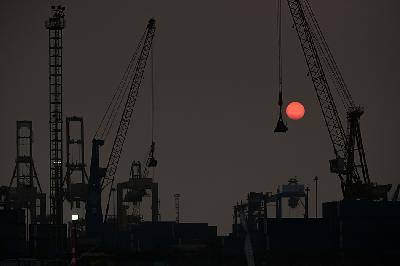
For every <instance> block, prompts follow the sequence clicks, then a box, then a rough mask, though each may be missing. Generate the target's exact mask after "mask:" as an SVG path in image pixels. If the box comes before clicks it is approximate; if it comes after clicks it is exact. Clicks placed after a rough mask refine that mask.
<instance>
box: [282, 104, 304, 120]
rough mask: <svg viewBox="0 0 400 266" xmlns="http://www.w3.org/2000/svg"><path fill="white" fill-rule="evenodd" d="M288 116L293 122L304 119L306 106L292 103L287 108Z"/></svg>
mask: <svg viewBox="0 0 400 266" xmlns="http://www.w3.org/2000/svg"><path fill="white" fill-rule="evenodd" d="M286 115H287V116H288V117H289V118H290V119H292V120H299V119H302V118H303V116H304V106H303V105H302V104H301V103H299V102H291V103H289V105H288V106H287V107H286Z"/></svg>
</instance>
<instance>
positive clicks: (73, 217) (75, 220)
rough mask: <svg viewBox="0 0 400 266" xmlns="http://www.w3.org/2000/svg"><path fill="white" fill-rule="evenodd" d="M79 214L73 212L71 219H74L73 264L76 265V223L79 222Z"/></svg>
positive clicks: (72, 236) (72, 235) (72, 237)
mask: <svg viewBox="0 0 400 266" xmlns="http://www.w3.org/2000/svg"><path fill="white" fill-rule="evenodd" d="M78 219H79V215H78V214H72V217H71V220H72V234H71V249H72V250H71V251H72V252H71V253H72V254H71V257H72V258H71V265H72V266H75V265H76V223H77V222H78Z"/></svg>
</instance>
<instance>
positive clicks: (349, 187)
mask: <svg viewBox="0 0 400 266" xmlns="http://www.w3.org/2000/svg"><path fill="white" fill-rule="evenodd" d="M287 2H288V5H289V10H290V13H291V16H292V18H293V23H294V26H295V28H296V31H297V35H298V38H299V40H300V44H301V47H302V50H303V53H304V57H305V59H306V62H307V66H308V75H309V76H310V77H311V79H312V82H313V84H314V88H315V91H316V94H317V97H318V101H319V104H320V107H321V110H322V114H323V117H324V120H325V124H326V127H327V129H328V132H329V137H330V139H331V142H332V145H333V150H334V153H335V156H336V158H335V159H333V160H331V161H330V166H331V172H333V173H336V174H338V176H339V179H340V182H341V189H342V192H343V197H344V199H367V200H386V199H387V193H388V191H389V190H390V189H391V185H390V184H388V185H377V184H376V183H373V182H371V180H370V177H369V172H368V166H367V161H366V158H365V151H364V146H363V142H362V137H361V129H360V117H361V115H362V114H363V108H362V107H360V106H357V105H355V103H354V101H353V99H352V97H351V94H350V92H349V90H348V88H347V86H346V83H345V82H344V80H343V77H342V75H341V73H340V71H339V68H338V66H337V64H336V62H335V60H334V58H333V56H332V53H331V51H330V49H329V47H328V45H327V42H326V40H325V38H324V36H323V34H322V31H321V29H320V27H319V25H318V22H317V20H316V18H315V15H314V13H313V11H312V9H311V6H310V4H309V2H308V0H287ZM324 67H325V69H326V71H327V73H328V74H329V78H330V81H331V82H332V83H333V86H334V88H335V89H336V90H337V92H338V94H339V96H340V98H341V100H342V102H343V104H344V106H345V108H346V113H347V122H348V124H347V134H346V133H345V130H344V128H343V126H342V123H341V120H340V116H339V112H338V110H337V108H336V104H335V101H334V98H333V96H332V93H331V90H330V85H329V83H328V77H327V76H326V75H325V70H324Z"/></svg>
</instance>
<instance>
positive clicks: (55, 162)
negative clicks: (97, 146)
mask: <svg viewBox="0 0 400 266" xmlns="http://www.w3.org/2000/svg"><path fill="white" fill-rule="evenodd" d="M51 8H52V12H53V14H52V16H51V17H50V18H49V19H48V20H46V22H45V26H46V28H47V29H48V31H49V112H50V116H49V131H50V222H51V223H53V224H62V223H63V194H62V183H63V171H62V166H63V125H62V124H63V111H62V48H63V47H62V35H63V29H64V27H65V21H64V10H65V8H64V7H62V6H58V7H54V6H52V7H51Z"/></svg>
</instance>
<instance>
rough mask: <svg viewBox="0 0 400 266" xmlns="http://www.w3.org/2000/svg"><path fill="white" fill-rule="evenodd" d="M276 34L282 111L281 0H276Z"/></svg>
mask: <svg viewBox="0 0 400 266" xmlns="http://www.w3.org/2000/svg"><path fill="white" fill-rule="evenodd" d="M277 9H278V15H277V23H276V25H277V34H278V72H279V73H278V75H279V76H278V79H279V81H278V82H279V85H278V86H279V106H280V112H281V113H282V87H283V85H282V83H283V82H282V0H277Z"/></svg>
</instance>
